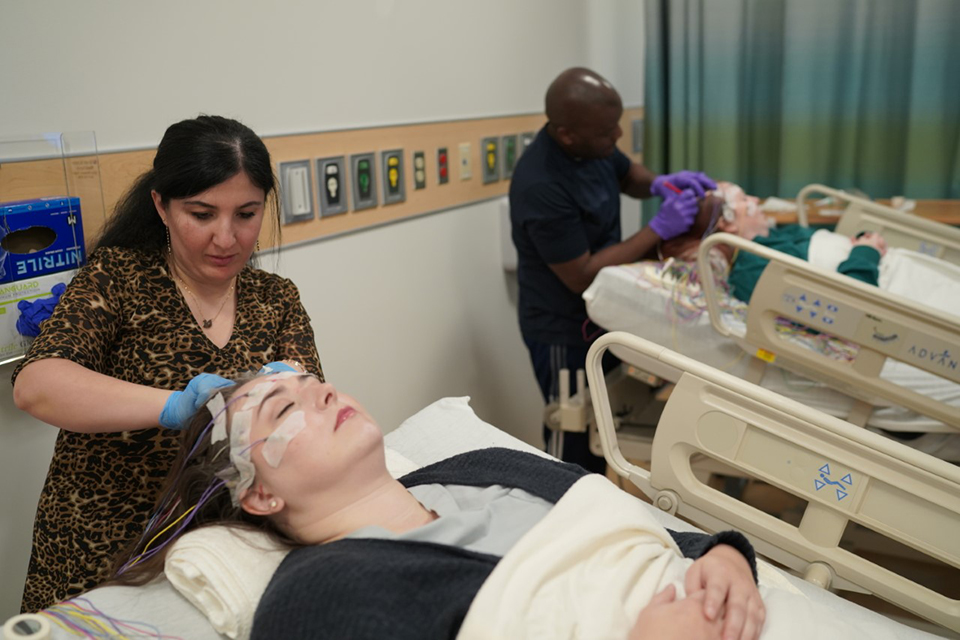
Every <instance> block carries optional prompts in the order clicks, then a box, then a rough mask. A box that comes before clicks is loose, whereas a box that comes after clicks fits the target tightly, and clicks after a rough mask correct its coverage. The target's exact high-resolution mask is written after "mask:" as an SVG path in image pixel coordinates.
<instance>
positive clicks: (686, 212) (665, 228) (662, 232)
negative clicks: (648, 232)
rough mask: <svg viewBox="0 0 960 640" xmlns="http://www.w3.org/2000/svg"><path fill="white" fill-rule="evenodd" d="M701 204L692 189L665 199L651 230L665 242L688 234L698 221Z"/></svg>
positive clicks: (652, 221) (651, 223)
mask: <svg viewBox="0 0 960 640" xmlns="http://www.w3.org/2000/svg"><path fill="white" fill-rule="evenodd" d="M699 211H700V204H699V203H698V202H697V196H696V195H694V193H693V191H691V190H690V189H684V190H683V191H681V192H680V193H679V194H676V193H675V194H673V195H672V197H669V198H665V199H664V200H663V204H662V205H660V210H659V211H657V215H655V216H654V217H653V220H651V221H650V228H651V229H653V232H654V233H656V234H657V235H658V236H660V238H661V239H663V240H670V239H671V238H676V237H677V236H679V235H682V234H684V233H686V232H687V230H688V229H689V228H690V227H692V226H693V223H694V221H695V220H696V219H697V213H698V212H699Z"/></svg>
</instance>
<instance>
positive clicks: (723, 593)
mask: <svg viewBox="0 0 960 640" xmlns="http://www.w3.org/2000/svg"><path fill="white" fill-rule="evenodd" d="M684 587H685V588H686V590H687V594H688V596H692V595H695V594H698V593H702V594H704V599H703V613H704V615H705V616H706V617H707V619H708V620H723V640H755V639H756V638H758V637H759V636H760V630H761V629H762V628H763V620H764V617H765V616H766V608H765V607H764V605H763V600H761V599H760V592H759V591H758V590H757V585H756V584H754V582H753V573H752V572H751V571H750V564H749V563H748V562H747V559H746V558H744V557H743V554H742V553H740V552H739V551H737V550H736V549H735V548H733V547H731V546H730V545H726V544H718V545H717V546H715V547H714V548H713V549H710V551H708V552H707V553H706V554H705V555H704V556H703V557H701V558H700V559H698V560H697V561H696V562H694V563H693V565H691V566H690V568H689V569H687V576H686V579H685V580H684Z"/></svg>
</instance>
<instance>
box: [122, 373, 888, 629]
mask: <svg viewBox="0 0 960 640" xmlns="http://www.w3.org/2000/svg"><path fill="white" fill-rule="evenodd" d="M386 457H387V456H386V453H385V450H384V446H383V437H382V434H381V430H380V428H379V427H378V426H377V424H376V423H375V422H374V421H373V419H372V418H371V417H370V416H369V415H368V413H367V412H366V410H365V409H364V408H363V407H362V406H361V405H360V404H359V403H358V402H357V401H356V400H354V399H353V398H351V397H349V396H347V395H345V394H340V393H338V392H337V391H336V389H334V387H333V386H331V385H330V384H327V383H321V382H320V381H319V380H318V379H316V378H314V377H312V376H309V375H303V374H299V373H296V372H292V371H291V372H279V373H278V372H272V373H268V374H265V375H260V376H258V377H256V378H253V379H251V380H249V381H245V382H241V383H238V384H237V385H236V386H234V387H232V388H228V389H224V390H222V391H221V392H220V393H218V395H217V396H215V397H214V398H213V399H211V400H210V401H209V402H208V404H207V409H202V410H201V411H200V412H199V413H198V415H197V416H196V417H195V419H194V421H193V424H192V425H191V426H190V427H189V428H188V429H186V430H184V432H183V435H182V439H181V447H180V452H179V455H178V461H177V462H176V463H175V465H174V467H173V470H172V473H171V480H170V481H169V491H168V493H167V495H165V496H164V498H163V499H162V500H161V502H160V504H159V505H158V509H157V516H156V517H155V518H154V519H153V520H152V521H151V523H150V524H149V525H148V530H147V531H146V532H144V535H143V537H142V539H141V541H140V542H138V543H137V545H136V547H135V548H134V549H132V550H131V551H130V553H129V554H128V556H127V557H126V558H124V559H121V560H120V562H119V566H120V570H121V572H122V573H121V575H120V577H119V580H118V581H119V582H121V583H126V584H145V583H147V582H150V581H151V580H153V578H155V577H156V576H158V575H159V573H160V572H161V571H162V570H163V565H164V555H165V554H166V552H167V550H168V549H169V547H170V546H174V547H176V546H177V545H178V544H179V543H180V542H183V541H184V540H185V538H184V537H183V534H184V533H185V532H186V531H190V530H193V533H191V534H190V535H189V536H186V537H187V538H189V537H191V536H197V535H201V536H202V534H204V533H207V532H212V531H215V530H225V531H229V528H232V529H233V530H234V531H238V533H237V536H240V535H241V534H240V533H239V530H240V529H245V531H243V532H242V537H243V538H249V537H251V536H254V537H255V536H271V537H272V538H274V540H275V541H276V543H278V544H280V545H285V546H286V547H287V548H289V549H291V551H289V552H285V557H284V559H283V560H282V562H280V563H279V568H278V569H277V570H276V573H275V574H274V575H273V578H272V580H271V581H270V583H269V585H268V586H267V587H266V588H265V591H263V592H262V597H261V596H260V595H259V593H260V592H258V595H257V596H256V598H254V599H253V600H252V602H254V603H256V602H257V601H258V600H259V605H254V606H256V616H255V617H254V620H253V623H252V634H251V636H252V637H254V638H258V637H260V638H278V637H282V638H324V637H331V638H342V637H349V638H374V637H376V638H381V637H389V638H434V637H447V638H452V637H454V636H456V637H457V638H463V639H467V638H522V637H544V638H553V637H574V636H575V637H583V638H634V639H636V638H661V639H670V638H710V639H714V638H715V639H717V640H719V639H720V638H724V639H726V638H744V639H746V638H756V637H758V636H759V637H761V638H798V639H799V638H803V639H804V640H805V639H806V638H812V637H844V638H855V637H870V638H872V639H873V640H878V639H884V638H893V637H896V636H897V633H896V631H897V629H896V628H890V629H888V627H887V626H886V625H881V626H877V625H876V624H873V623H869V624H867V626H866V627H865V628H854V627H853V626H851V625H850V624H847V623H846V622H845V621H844V620H843V619H841V618H840V617H838V616H837V615H836V612H835V611H834V610H833V609H831V608H829V607H824V606H823V605H815V604H813V603H812V602H811V601H810V600H809V599H807V598H804V597H802V596H801V594H800V592H799V591H796V590H795V589H794V590H793V591H792V592H791V591H790V590H789V589H784V588H778V587H775V586H773V585H770V584H767V585H764V586H762V587H761V588H760V589H759V590H758V588H757V586H756V578H757V565H756V560H755V557H754V554H753V550H752V548H751V547H750V545H749V543H747V541H746V539H745V538H744V537H743V536H742V535H740V534H739V533H736V532H732V531H728V532H723V533H720V534H717V535H714V536H709V535H706V534H699V533H676V532H670V531H668V530H666V529H664V528H663V527H662V526H661V525H660V524H659V523H658V522H657V520H656V519H655V518H654V515H653V510H652V508H651V507H650V506H649V505H647V504H645V503H642V502H640V501H639V500H637V499H636V498H634V497H632V496H630V495H628V494H627V493H625V492H623V491H621V490H619V489H618V488H616V487H615V486H614V485H613V484H612V483H610V482H609V481H608V480H607V479H606V478H604V477H603V476H600V475H595V474H588V473H586V472H585V471H584V470H583V469H581V468H579V467H577V466H575V465H570V464H565V463H561V462H556V461H553V460H550V459H547V458H544V457H542V456H540V455H534V454H527V453H523V452H520V451H516V450H513V449H499V448H490V449H480V450H474V451H471V452H469V453H464V454H461V455H457V456H454V457H451V458H447V459H445V460H442V461H440V462H437V463H435V464H432V465H429V466H426V467H423V468H421V469H419V470H416V471H413V472H411V473H408V474H406V475H404V476H402V477H401V478H400V480H399V481H397V480H394V479H393V478H392V476H391V475H390V473H389V472H388V471H387V467H386V462H385V460H386ZM211 525H226V527H224V526H219V527H212V526H211ZM204 527H205V529H203V530H200V531H198V530H197V529H200V528H204ZM224 535H226V536H227V537H231V536H229V534H226V533H225V532H224V533H220V532H218V533H217V537H220V538H222V537H224ZM206 539H207V540H209V539H211V538H209V537H208V538H206ZM258 546H260V547H265V546H267V545H265V543H263V542H261V543H260V545H258ZM197 551H201V549H197ZM218 551H219V550H218ZM209 553H213V550H210V552H209ZM243 557H246V558H249V557H250V555H249V554H248V553H243V554H237V555H236V559H235V560H234V561H235V562H242V560H240V558H243ZM248 562H249V560H248ZM274 566H275V565H274ZM168 569H169V567H168ZM770 571H772V569H769V568H767V572H768V573H769V572H770ZM198 579H199V580H201V581H204V579H203V577H202V576H201V577H199V578H198ZM761 594H762V599H761ZM195 604H197V603H195ZM198 606H199V605H198ZM211 622H212V619H211ZM894 626H896V625H894ZM761 630H762V634H761ZM246 635H247V634H246V633H245V632H240V633H237V634H232V635H231V637H246Z"/></svg>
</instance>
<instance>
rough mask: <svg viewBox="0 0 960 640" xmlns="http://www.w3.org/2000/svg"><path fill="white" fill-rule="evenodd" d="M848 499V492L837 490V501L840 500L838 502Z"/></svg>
mask: <svg viewBox="0 0 960 640" xmlns="http://www.w3.org/2000/svg"><path fill="white" fill-rule="evenodd" d="M846 497H847V492H846V491H844V490H843V489H837V500H838V501H839V500H843V499H844V498H846Z"/></svg>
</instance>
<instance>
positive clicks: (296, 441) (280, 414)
mask: <svg viewBox="0 0 960 640" xmlns="http://www.w3.org/2000/svg"><path fill="white" fill-rule="evenodd" d="M265 381H267V382H268V383H269V382H270V381H272V382H273V386H271V387H269V389H267V390H266V393H263V395H262V400H261V402H260V403H259V406H256V407H253V408H251V409H250V412H251V429H250V443H251V445H252V446H251V449H250V457H251V460H252V461H253V463H254V466H255V467H256V478H257V481H259V482H263V483H266V484H269V485H270V488H271V490H272V491H273V492H275V493H277V495H279V496H281V497H283V498H284V499H285V500H286V501H287V502H291V501H292V502H295V501H296V499H297V498H298V497H306V496H310V495H313V494H315V493H316V492H319V491H325V490H333V489H335V488H336V487H338V486H341V484H342V483H344V482H348V481H349V480H350V478H351V477H353V476H354V475H355V474H356V472H357V471H358V470H362V469H367V468H370V467H371V465H372V468H373V469H376V470H379V469H381V468H383V467H384V463H383V434H382V432H381V431H380V427H379V426H377V423H376V422H375V421H374V420H373V418H371V417H370V414H368V413H367V411H366V409H364V408H363V406H362V405H361V404H360V403H359V402H357V401H356V400H355V399H354V398H352V397H350V396H348V395H346V394H343V393H339V392H338V391H337V390H336V388H335V387H334V386H333V385H332V384H329V383H326V382H320V380H319V379H318V378H316V377H314V376H312V375H307V374H303V375H289V374H288V375H274V376H264V377H260V378H257V379H255V380H253V381H251V382H248V383H247V384H245V385H244V386H243V387H241V389H240V390H239V392H240V393H241V394H243V393H249V392H251V391H254V389H256V388H257V385H261V384H264V382H265ZM263 389H266V387H261V390H263ZM243 402H244V400H240V403H243ZM284 433H286V434H294V435H292V437H290V438H289V441H288V442H286V445H285V448H284V447H283V446H280V447H278V446H277V443H276V442H274V443H272V444H271V443H270V440H269V437H270V436H271V435H272V434H277V435H280V434H284ZM278 452H279V454H280V455H279V456H278Z"/></svg>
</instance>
